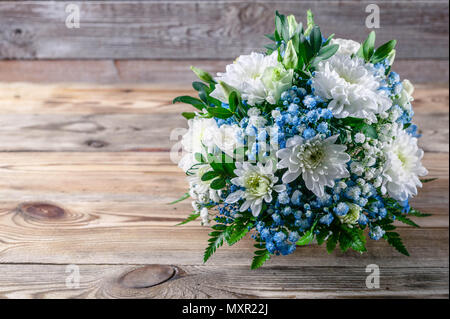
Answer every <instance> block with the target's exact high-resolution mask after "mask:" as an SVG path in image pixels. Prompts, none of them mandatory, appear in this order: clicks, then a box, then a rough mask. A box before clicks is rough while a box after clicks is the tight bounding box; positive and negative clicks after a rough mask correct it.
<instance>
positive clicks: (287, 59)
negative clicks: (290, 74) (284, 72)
mask: <svg viewBox="0 0 450 319" xmlns="http://www.w3.org/2000/svg"><path fill="white" fill-rule="evenodd" d="M297 62H298V56H297V52H295V49H294V44H293V43H292V40H290V41H289V42H288V44H287V47H286V51H285V52H284V58H283V65H284V67H285V68H286V69H295V67H296V66H297Z"/></svg>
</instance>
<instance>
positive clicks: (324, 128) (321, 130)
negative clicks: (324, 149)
mask: <svg viewBox="0 0 450 319" xmlns="http://www.w3.org/2000/svg"><path fill="white" fill-rule="evenodd" d="M317 131H318V132H319V133H323V134H326V133H327V132H328V123H327V122H322V123H320V124H319V125H317Z"/></svg>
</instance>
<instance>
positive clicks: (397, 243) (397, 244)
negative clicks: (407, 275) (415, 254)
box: [383, 232, 409, 256]
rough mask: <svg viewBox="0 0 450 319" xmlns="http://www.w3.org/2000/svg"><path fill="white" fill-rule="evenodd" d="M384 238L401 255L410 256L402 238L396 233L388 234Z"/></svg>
mask: <svg viewBox="0 0 450 319" xmlns="http://www.w3.org/2000/svg"><path fill="white" fill-rule="evenodd" d="M383 238H384V239H385V240H386V241H387V242H388V243H389V245H391V246H392V247H394V248H395V249H396V250H397V251H398V252H399V253H401V254H403V255H406V256H409V252H408V250H407V249H406V247H405V245H403V242H402V239H401V238H400V235H399V234H398V233H395V232H386V233H385V234H384V236H383Z"/></svg>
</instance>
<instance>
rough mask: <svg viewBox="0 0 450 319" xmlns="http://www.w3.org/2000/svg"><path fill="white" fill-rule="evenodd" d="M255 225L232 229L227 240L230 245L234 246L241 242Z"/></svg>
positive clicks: (237, 226)
mask: <svg viewBox="0 0 450 319" xmlns="http://www.w3.org/2000/svg"><path fill="white" fill-rule="evenodd" d="M252 226H253V224H251V223H250V224H241V225H236V226H234V227H233V228H232V230H231V232H230V235H229V237H228V238H226V241H227V243H228V245H230V246H232V245H234V244H235V243H237V242H238V241H240V240H241V239H242V238H243V237H244V236H245V235H247V233H248V232H249V231H250V229H251V227H252Z"/></svg>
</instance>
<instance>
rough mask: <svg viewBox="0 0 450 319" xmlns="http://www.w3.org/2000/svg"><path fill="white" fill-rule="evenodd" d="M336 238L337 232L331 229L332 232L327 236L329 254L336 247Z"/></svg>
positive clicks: (337, 236)
mask: <svg viewBox="0 0 450 319" xmlns="http://www.w3.org/2000/svg"><path fill="white" fill-rule="evenodd" d="M338 238H339V233H336V232H335V231H333V234H331V236H330V237H328V240H327V252H328V253H329V254H331V253H332V252H333V251H334V249H335V248H336V245H337V241H338Z"/></svg>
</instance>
